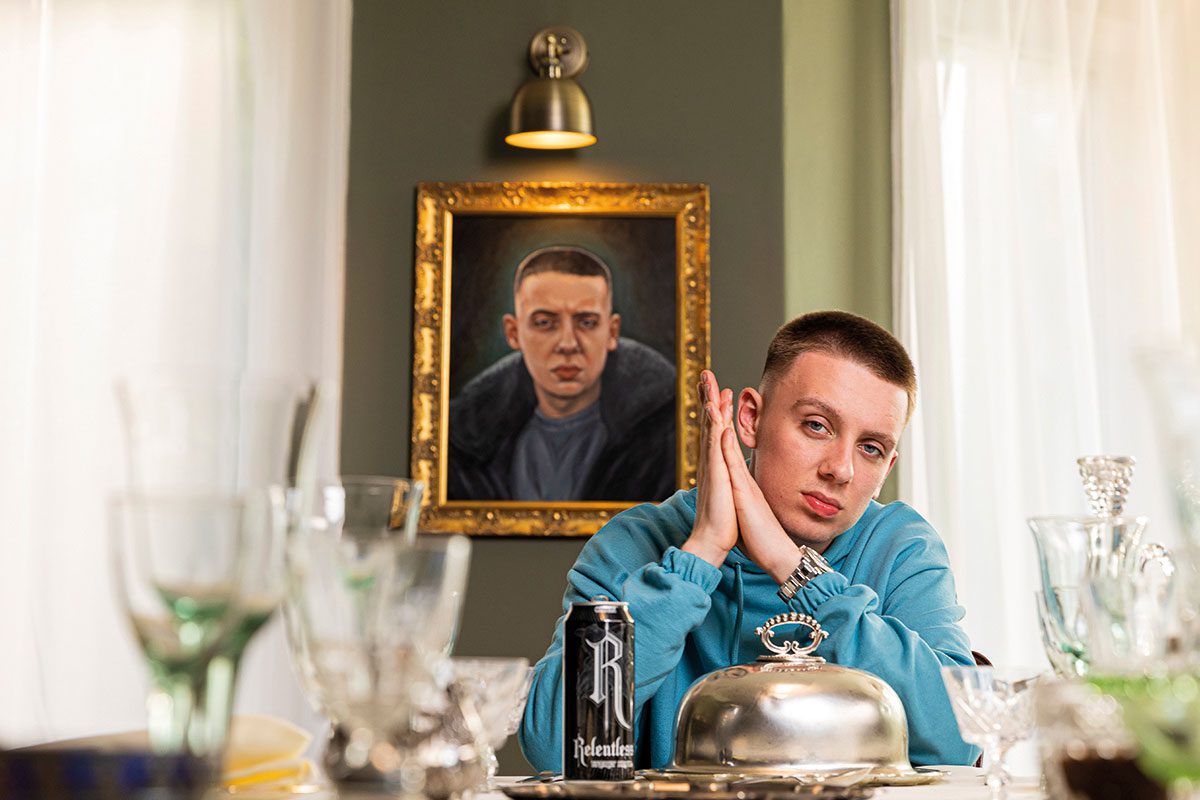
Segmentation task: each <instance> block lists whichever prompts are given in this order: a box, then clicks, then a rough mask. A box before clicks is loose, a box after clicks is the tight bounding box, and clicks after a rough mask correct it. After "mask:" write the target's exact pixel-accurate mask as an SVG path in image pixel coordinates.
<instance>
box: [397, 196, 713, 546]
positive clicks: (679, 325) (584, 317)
mask: <svg viewBox="0 0 1200 800" xmlns="http://www.w3.org/2000/svg"><path fill="white" fill-rule="evenodd" d="M708 225H709V197H708V187H707V186H705V185H704V184H629V183H422V184H419V185H418V187H417V229H416V262H415V265H416V275H415V281H414V283H415V292H414V293H415V302H414V312H413V383H412V449H411V470H412V471H411V474H412V476H413V477H414V478H416V479H419V480H422V481H424V482H425V485H426V493H425V499H424V501H423V507H422V513H421V523H420V530H421V531H423V532H444V533H467V534H476V535H498V536H511V535H523V536H587V535H590V534H592V533H595V532H596V531H597V530H598V529H599V528H600V527H601V526H602V525H603V524H604V523H605V522H607V521H608V520H609V519H610V518H611V517H612V516H613V515H614V514H616V513H618V512H620V511H621V510H623V509H625V508H628V507H629V506H631V505H635V504H637V503H639V502H647V501H660V500H663V499H666V496H669V494H670V493H671V492H672V491H674V490H675V489H678V488H690V487H692V486H694V485H695V476H696V457H697V452H698V440H699V425H698V420H699V413H700V406H699V401H698V398H697V396H696V389H695V387H696V385H697V383H698V382H699V379H700V372H701V370H703V369H705V368H706V367H707V366H708V364H709V337H708V328H709V294H708V285H709V256H708V238H709V232H708V230H709V229H708ZM563 437H566V438H563ZM564 443H565V444H564ZM554 459H560V461H559V462H555V461H554ZM563 459H565V460H563ZM627 495H631V496H627ZM660 495H661V496H660ZM538 496H540V497H541V498H542V499H530V497H535V498H536V497H538ZM563 498H570V499H563Z"/></svg>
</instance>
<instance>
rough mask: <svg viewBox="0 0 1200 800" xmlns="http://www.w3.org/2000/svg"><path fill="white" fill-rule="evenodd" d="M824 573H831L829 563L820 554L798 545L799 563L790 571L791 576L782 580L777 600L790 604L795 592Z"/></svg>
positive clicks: (806, 546)
mask: <svg viewBox="0 0 1200 800" xmlns="http://www.w3.org/2000/svg"><path fill="white" fill-rule="evenodd" d="M825 572H833V568H832V567H830V566H829V562H828V561H826V560H825V559H824V558H822V557H821V554H820V553H818V552H817V551H816V550H813V549H812V548H811V547H809V546H808V545H804V544H802V545H800V563H799V564H797V565H796V568H795V569H794V570H792V574H791V575H788V576H787V578H785V579H784V581H783V583H782V584H781V585H780V587H779V592H778V594H779V599H780V600H782V601H783V602H785V603H790V602H791V601H792V598H793V597H795V596H796V592H798V591H800V590H801V589H803V588H804V587H805V586H807V585H808V582H809V581H811V580H812V579H813V578H815V577H817V576H818V575H820V574H822V573H825Z"/></svg>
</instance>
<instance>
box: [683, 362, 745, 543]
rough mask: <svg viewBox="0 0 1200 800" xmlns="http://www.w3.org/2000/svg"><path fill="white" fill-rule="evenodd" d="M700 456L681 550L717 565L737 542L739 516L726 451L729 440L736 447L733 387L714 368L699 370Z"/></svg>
mask: <svg viewBox="0 0 1200 800" xmlns="http://www.w3.org/2000/svg"><path fill="white" fill-rule="evenodd" d="M699 392H700V404H701V406H702V419H701V425H700V459H699V463H698V464H697V465H696V522H695V524H694V525H693V526H692V533H691V535H690V536H689V537H688V540H687V541H686V542H684V543H683V547H681V548H680V549H681V550H686V551H687V552H689V553H693V554H694V555H697V556H699V557H700V558H702V559H704V560H705V561H707V562H708V563H710V564H712V565H713V566H714V567H719V566H721V564H723V563H725V556H726V555H728V553H729V551H730V550H732V549H733V546H734V545H735V544H737V538H738V518H737V511H736V510H735V508H734V503H733V487H732V485H731V483H730V480H729V469H728V467H727V466H726V457H725V456H724V455H723V448H724V442H725V441H726V440H728V441H729V442H731V443H732V445H733V447H734V449H737V438H736V437H735V436H734V432H733V391H732V390H730V389H721V388H720V387H719V386H718V385H717V377H716V376H715V375H714V374H713V373H712V371H711V370H707V369H706V370H704V372H702V373H700V386H699Z"/></svg>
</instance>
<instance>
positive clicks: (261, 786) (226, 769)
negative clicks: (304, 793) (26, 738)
mask: <svg viewBox="0 0 1200 800" xmlns="http://www.w3.org/2000/svg"><path fill="white" fill-rule="evenodd" d="M311 741H312V735H311V734H309V732H308V731H306V730H304V729H303V728H300V727H297V726H296V725H293V724H292V723H290V722H288V721H287V720H282V719H279V718H278V717H264V716H255V715H245V716H235V717H234V718H233V719H232V721H231V722H230V725H229V741H228V743H227V745H226V747H225V762H224V764H223V765H222V774H221V781H222V783H224V784H225V786H226V787H227V788H228V789H230V791H231V792H238V791H246V790H249V789H254V790H256V791H257V790H269V789H274V788H282V787H286V786H292V785H295V784H298V783H303V782H304V781H306V780H309V779H310V778H311V776H312V774H313V765H312V762H310V761H309V760H308V759H306V758H304V756H303V754H304V751H305V750H306V749H307V748H308V744H309V742H311ZM149 746H150V744H149V740H148V739H147V736H146V732H145V731H125V732H122V733H109V734H104V735H101V736H85V737H82V738H78V739H66V740H62V741H57V742H48V743H46V744H39V745H36V746H35V747H34V748H31V749H43V748H60V749H61V748H86V749H94V750H102V751H115V750H145V749H147V748H148V747H149Z"/></svg>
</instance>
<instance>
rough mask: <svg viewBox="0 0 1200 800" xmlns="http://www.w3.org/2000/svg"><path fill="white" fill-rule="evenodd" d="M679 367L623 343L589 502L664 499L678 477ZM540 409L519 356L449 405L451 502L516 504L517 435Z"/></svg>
mask: <svg viewBox="0 0 1200 800" xmlns="http://www.w3.org/2000/svg"><path fill="white" fill-rule="evenodd" d="M675 393H676V386H675V367H674V366H672V364H671V362H669V361H668V360H667V359H666V358H664V357H663V356H662V355H660V354H659V353H658V352H657V351H655V350H653V349H651V348H650V347H647V346H646V345H644V344H641V343H639V342H635V341H633V340H632V339H625V338H622V339H620V340H618V342H617V349H616V350H614V351H613V352H611V353H609V354H608V359H607V361H606V362H605V364H604V372H603V373H602V374H601V376H600V400H599V402H600V417H601V419H602V420H603V423H604V427H605V431H606V433H607V440H606V444H605V446H604V449H603V450H602V451H601V453H600V455H599V457H597V459H596V463H595V465H594V466H593V467H592V470H591V472H590V473H589V475H588V478H587V481H586V484H585V487H586V488H585V490H584V492H583V496H582V497H581V498H580V499H583V500H618V501H619V500H664V499H666V498H667V497H669V496H670V495H671V493H672V492H674V491H675V489H676V488H678V487H677V485H676V478H675ZM536 407H537V396H536V395H535V394H534V389H533V379H532V378H530V377H529V370H528V369H526V367H525V362H524V360H523V358H522V356H521V353H519V352H514V353H510V354H509V355H507V356H505V357H504V358H502V359H500V360H499V361H497V362H496V363H495V364H493V365H492V366H490V367H488V368H487V369H486V370H484V371H483V372H481V373H480V374H479V375H477V376H475V377H474V378H472V379H471V380H470V381H469V382H468V383H467V384H466V385H465V386H464V387H463V388H462V390H461V391H460V392H458V394H457V395H455V397H454V398H453V399H452V400H451V401H450V430H449V440H450V442H449V454H448V455H449V458H448V460H447V476H446V499H448V500H511V499H512V494H511V492H510V490H509V482H508V478H509V475H510V474H511V468H512V459H513V451H514V449H515V447H516V441H517V435H518V434H519V433H520V432H521V429H522V428H523V427H524V426H525V424H526V423H527V422H529V418H530V417H531V416H533V411H534V409H535V408H536Z"/></svg>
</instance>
